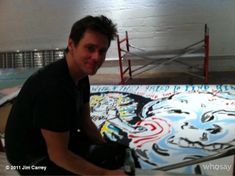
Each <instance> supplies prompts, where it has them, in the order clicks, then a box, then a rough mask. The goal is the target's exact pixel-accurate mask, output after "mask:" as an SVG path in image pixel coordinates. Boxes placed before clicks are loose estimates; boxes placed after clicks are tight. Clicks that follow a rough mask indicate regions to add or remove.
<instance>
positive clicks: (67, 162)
mask: <svg viewBox="0 0 235 176" xmlns="http://www.w3.org/2000/svg"><path fill="white" fill-rule="evenodd" d="M41 132H42V135H43V137H44V139H45V141H46V145H47V151H48V154H49V158H50V160H51V161H52V162H54V163H55V164H56V165H58V166H60V167H62V168H64V169H66V170H68V171H70V172H72V173H75V174H79V175H125V173H124V172H123V171H121V170H107V169H103V168H100V167H98V166H95V165H94V164H92V163H90V162H88V161H87V160H85V159H83V158H82V157H80V156H78V155H75V154H74V153H72V152H71V151H69V150H68V141H69V133H68V132H53V131H49V130H45V129H41Z"/></svg>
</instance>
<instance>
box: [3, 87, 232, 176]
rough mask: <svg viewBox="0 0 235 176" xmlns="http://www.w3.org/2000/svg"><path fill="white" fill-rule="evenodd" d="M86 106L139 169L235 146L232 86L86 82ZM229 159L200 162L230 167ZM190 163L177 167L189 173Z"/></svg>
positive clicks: (10, 92) (9, 95)
mask: <svg viewBox="0 0 235 176" xmlns="http://www.w3.org/2000/svg"><path fill="white" fill-rule="evenodd" d="M19 89H20V86H16V87H12V88H8V89H2V90H1V91H0V104H2V105H3V104H4V103H5V102H6V101H9V100H11V99H13V98H14V97H16V96H17V94H18V92H19ZM90 107H91V117H92V120H93V121H94V123H95V124H96V125H97V127H98V128H99V129H100V132H101V134H102V135H103V136H104V137H105V138H106V139H109V140H112V141H116V142H119V143H122V144H124V145H126V146H129V147H131V148H132V149H134V150H135V151H136V156H137V158H138V161H139V164H140V167H141V169H158V168H162V167H166V166H171V165H175V164H178V163H181V162H184V161H192V160H197V159H200V158H205V157H207V156H213V155H215V154H218V153H220V152H223V151H226V150H230V149H234V148H235V130H234V127H235V85H125V86H123V85H92V86H91V98H90ZM216 161H217V160H216ZM225 162H229V163H227V165H226V164H223V163H225ZM232 162H234V161H233V158H232V159H231V158H230V159H226V160H223V161H222V164H220V165H218V162H215V164H213V165H212V162H210V163H209V164H207V165H205V166H206V167H208V168H209V167H210V168H211V167H214V168H215V169H217V168H218V167H219V169H221V168H222V167H223V168H225V167H227V168H226V169H227V170H230V171H231V170H232V168H233V164H231V163H232ZM195 167H196V165H191V166H187V167H184V168H181V169H180V170H178V171H177V172H181V173H195ZM206 167H204V169H207V168H206ZM207 171H208V169H207ZM231 172H232V171H231ZM231 172H230V173H231ZM207 173H208V172H207ZM224 173H225V174H226V175H229V174H228V172H223V173H221V174H222V175H223V174H224ZM203 174H205V172H204V173H203ZM205 175H206V174H205ZM212 175H213V173H212Z"/></svg>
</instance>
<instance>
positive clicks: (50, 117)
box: [5, 16, 125, 175]
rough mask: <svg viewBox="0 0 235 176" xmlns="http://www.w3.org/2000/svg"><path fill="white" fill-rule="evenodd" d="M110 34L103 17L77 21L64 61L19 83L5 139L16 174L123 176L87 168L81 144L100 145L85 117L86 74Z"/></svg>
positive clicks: (91, 70)
mask: <svg viewBox="0 0 235 176" xmlns="http://www.w3.org/2000/svg"><path fill="white" fill-rule="evenodd" d="M116 32H117V30H116V26H115V25H114V24H113V23H112V21H111V20H110V19H108V18H106V17H105V16H98V17H92V16H87V17H85V18H83V19H81V20H79V21H77V22H76V23H75V24H74V25H73V27H72V29H71V33H70V36H69V40H68V45H67V49H66V55H65V58H64V59H61V60H58V61H56V62H54V63H52V64H50V65H48V66H46V67H44V68H42V69H40V70H39V71H38V72H36V73H35V74H33V75H32V76H31V77H30V78H29V79H28V80H27V81H26V82H25V84H24V85H23V87H22V89H21V91H20V93H19V95H18V97H17V100H16V102H15V103H14V105H13V108H12V110H11V113H10V115H9V118H8V122H7V126H6V134H5V139H6V154H7V158H8V160H9V162H10V163H11V164H12V165H13V168H15V169H17V171H18V172H19V173H20V174H27V175H36V174H41V175H46V174H50V175H60V174H61V175H70V174H76V175H125V173H124V172H123V171H122V170H111V169H107V168H104V167H99V166H97V165H96V164H93V163H92V162H90V161H89V159H88V158H87V155H86V154H87V145H86V143H89V142H90V141H92V142H95V143H96V144H102V143H104V142H105V141H104V139H103V138H102V136H101V135H100V133H99V131H98V130H97V128H96V126H95V125H94V124H93V123H92V121H91V118H90V107H89V96H90V84H89V79H88V75H94V74H95V73H96V72H97V70H98V69H99V68H100V66H101V65H102V63H103V62H104V60H105V57H106V52H107V50H108V48H109V46H110V42H111V40H112V39H114V37H115V35H116ZM97 164H98V163H97Z"/></svg>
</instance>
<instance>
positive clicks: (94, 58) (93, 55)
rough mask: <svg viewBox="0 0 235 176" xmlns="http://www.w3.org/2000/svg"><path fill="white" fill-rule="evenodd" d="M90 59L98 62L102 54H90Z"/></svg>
mask: <svg viewBox="0 0 235 176" xmlns="http://www.w3.org/2000/svg"><path fill="white" fill-rule="evenodd" d="M92 59H93V60H95V61H99V60H101V59H102V54H101V53H100V52H99V51H95V52H94V53H93V54H92Z"/></svg>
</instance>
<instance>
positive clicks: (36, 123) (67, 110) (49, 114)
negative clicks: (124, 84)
mask: <svg viewBox="0 0 235 176" xmlns="http://www.w3.org/2000/svg"><path fill="white" fill-rule="evenodd" d="M89 98H90V84H89V79H88V77H85V78H83V79H81V80H80V81H79V83H78V85H77V86H76V85H75V83H74V82H73V80H72V78H71V76H70V74H69V70H68V66H67V63H66V60H65V59H61V60H58V61H56V62H54V63H52V64H50V65H48V66H46V67H44V68H42V69H40V70H39V71H37V72H36V73H35V74H33V75H32V76H31V77H30V78H29V79H28V80H27V81H26V82H25V84H24V85H23V87H22V89H21V91H20V93H19V95H18V96H17V100H16V102H15V103H14V105H13V107H12V110H11V112H10V115H9V118H8V121H7V125H6V131H5V144H6V154H7V157H8V159H9V161H10V162H13V163H22V164H27V163H28V164H29V163H30V162H32V161H34V160H35V159H38V158H41V157H44V156H48V154H47V148H46V144H45V141H44V139H43V137H42V134H41V131H40V129H42V128H43V129H47V130H51V131H55V132H66V131H69V132H70V141H69V148H70V149H71V150H73V149H74V148H76V145H77V142H78V140H79V135H80V134H79V133H78V131H80V130H81V122H80V120H81V117H82V105H83V104H85V103H88V102H89Z"/></svg>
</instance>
